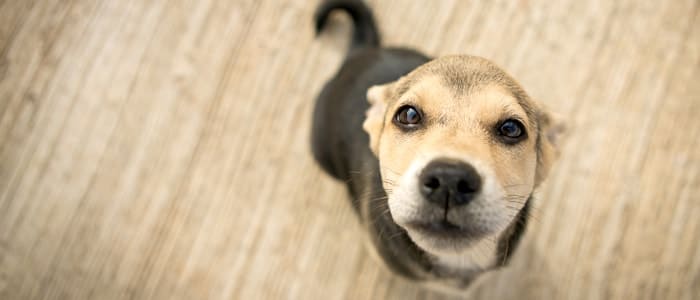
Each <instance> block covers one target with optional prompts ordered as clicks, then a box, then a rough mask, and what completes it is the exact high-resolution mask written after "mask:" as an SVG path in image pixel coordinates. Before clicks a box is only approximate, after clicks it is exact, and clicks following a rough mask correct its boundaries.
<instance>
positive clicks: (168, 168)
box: [0, 0, 700, 299]
mask: <svg viewBox="0 0 700 300" xmlns="http://www.w3.org/2000/svg"><path fill="white" fill-rule="evenodd" d="M427 5H428V4H427V2H426V1H398V0H393V1H388V0H381V1H380V0H373V1H370V6H371V7H372V8H373V9H374V11H375V13H376V15H377V19H378V23H379V26H380V27H381V29H382V32H383V36H384V39H385V41H386V44H390V45H409V46H412V47H415V48H417V49H420V50H422V51H424V52H426V53H428V54H430V55H444V54H453V53H470V54H476V55H481V56H485V57H487V58H490V59H492V60H493V61H495V62H496V63H498V64H500V65H501V66H503V67H504V68H505V69H506V70H508V71H509V72H510V73H512V74H513V75H514V77H515V78H517V79H519V80H520V81H521V83H522V84H523V85H524V86H525V87H526V89H527V90H528V92H529V93H530V94H531V96H533V97H534V98H536V99H539V100H540V101H541V102H543V103H545V104H546V105H547V106H548V107H550V108H551V109H552V110H554V111H557V112H559V113H560V114H562V115H563V116H565V117H566V119H567V120H568V121H569V122H568V126H569V133H568V136H567V137H566V143H565V145H564V148H563V151H562V157H561V160H560V162H559V164H558V165H557V166H556V168H555V170H554V173H553V174H552V176H551V177H550V179H549V180H548V182H547V183H546V184H545V186H544V187H543V188H542V189H541V191H540V193H539V197H538V202H537V207H536V210H535V218H534V221H533V222H532V226H531V227H530V228H529V230H528V232H527V234H526V237H525V241H524V244H523V245H522V247H521V248H520V249H519V251H518V252H517V254H516V255H515V258H514V260H513V261H512V263H511V265H510V266H509V267H508V268H506V269H503V270H500V271H497V272H492V273H489V274H487V275H485V276H483V277H481V278H480V280H479V281H478V283H477V284H476V285H475V286H474V287H473V288H472V289H470V290H468V291H467V292H466V294H465V295H468V296H472V297H474V298H477V299H698V297H700V245H699V244H700V176H699V175H698V173H699V172H700V19H699V17H700V16H699V13H700V8H699V7H700V3H699V1H698V0H677V1H651V0H649V1H637V0H634V1H633V0H624V1H604V0H597V1H579V0H567V1H548V0H529V1H507V0H503V1H461V0H452V1H447V0H446V1H430V5H431V6H430V7H427ZM314 6H315V2H313V1H303V0H296V1H273V0H266V1H260V0H189V1H179V0H171V1H166V0H153V1H141V0H124V1H106V0H105V1H92V0H43V1H30V0H0V299H37V298H41V299H43V298H47V299H111V298H138V299H173V298H179V299H205V298H214V299H288V298H289V299H441V297H442V296H441V295H439V294H436V293H434V292H431V291H424V290H421V289H420V288H419V287H417V286H416V285H415V284H412V283H410V282H406V281H403V280H402V279H399V278H397V277H395V276H393V275H392V274H390V273H389V272H388V271H387V270H386V269H384V267H383V266H382V265H381V264H380V263H378V262H377V261H374V260H373V259H371V257H370V256H369V255H368V254H367V253H366V251H365V249H364V248H363V245H362V244H361V242H360V241H361V238H362V234H361V232H360V228H359V226H358V223H357V220H356V219H355V218H354V215H353V214H352V212H351V210H350V207H349V205H348V203H347V201H346V194H345V190H344V188H343V186H342V185H341V184H340V183H338V182H335V181H333V180H331V179H329V178H328V177H327V176H325V175H324V174H323V173H321V171H320V170H319V168H318V167H317V166H316V165H315V164H314V162H313V160H312V158H311V156H310V150H309V145H308V144H309V125H310V116H311V110H312V107H313V103H314V100H313V99H314V96H315V95H316V94H317V93H318V92H319V90H320V88H321V86H322V84H323V82H324V81H325V80H326V79H327V78H329V77H330V76H331V75H332V74H333V73H334V72H335V71H336V69H337V67H338V66H339V64H340V62H341V59H342V57H343V55H344V52H345V47H346V45H347V41H348V38H349V34H350V27H349V24H348V22H347V18H345V17H344V16H341V15H338V16H336V17H334V18H333V19H332V22H331V24H330V26H329V28H328V30H327V31H326V32H324V34H322V35H321V36H320V37H319V38H315V37H314V33H313V31H312V22H311V16H312V13H313V10H314Z"/></svg>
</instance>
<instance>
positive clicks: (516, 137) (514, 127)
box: [498, 119, 525, 143]
mask: <svg viewBox="0 0 700 300" xmlns="http://www.w3.org/2000/svg"><path fill="white" fill-rule="evenodd" d="M498 135H500V136H501V137H503V138H504V139H505V140H506V142H508V143H515V142H518V141H520V140H522V139H523V138H524V137H525V127H524V126H523V123H520V121H518V120H514V119H508V120H505V121H503V123H501V125H500V126H499V127H498Z"/></svg>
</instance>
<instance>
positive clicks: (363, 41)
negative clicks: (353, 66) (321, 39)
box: [314, 0, 379, 50]
mask: <svg viewBox="0 0 700 300" xmlns="http://www.w3.org/2000/svg"><path fill="white" fill-rule="evenodd" d="M336 9H339V10H343V11H345V12H347V13H348V14H349V15H350V17H351V18H352V22H353V24H354V27H355V28H354V32H353V36H352V43H351V46H350V50H353V49H359V48H364V47H379V32H378V31H377V26H376V25H375V23H374V17H373V16H372V12H371V11H370V10H369V8H368V7H367V6H366V5H365V4H364V3H362V1H361V0H325V1H323V2H322V3H321V5H319V6H318V8H317V9H316V14H315V15H314V21H315V22H316V35H318V34H320V33H321V31H322V30H323V27H324V26H325V25H326V21H327V20H328V16H329V15H330V13H331V12H332V11H333V10H336Z"/></svg>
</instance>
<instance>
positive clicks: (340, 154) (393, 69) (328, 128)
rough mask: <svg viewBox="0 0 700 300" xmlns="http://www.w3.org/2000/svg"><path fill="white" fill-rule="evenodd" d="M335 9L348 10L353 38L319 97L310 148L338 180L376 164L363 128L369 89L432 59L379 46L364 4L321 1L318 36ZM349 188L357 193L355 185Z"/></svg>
mask: <svg viewBox="0 0 700 300" xmlns="http://www.w3.org/2000/svg"><path fill="white" fill-rule="evenodd" d="M335 10H338V11H341V10H342V11H344V12H347V13H348V14H349V15H350V17H351V18H352V21H353V24H354V29H353V30H354V33H353V39H352V43H351V45H350V49H348V53H347V56H346V59H345V61H344V62H343V64H342V66H341V67H340V70H339V71H338V73H337V74H336V75H335V76H334V77H333V78H332V79H331V80H330V81H328V82H327V83H326V85H325V86H324V87H323V90H322V91H321V93H320V95H319V96H318V100H317V103H316V108H315V110H314V115H313V131H312V142H311V144H312V150H313V154H314V157H315V158H316V160H317V161H318V163H319V164H320V165H321V166H322V167H323V169H324V170H325V171H326V172H328V173H329V174H330V175H332V176H333V177H335V178H337V179H340V180H350V179H351V178H352V177H353V174H357V172H362V171H363V170H364V171H365V172H366V171H367V168H366V167H364V166H362V165H360V163H361V162H366V161H367V160H376V158H374V156H373V155H372V154H371V152H370V151H369V145H368V144H369V138H368V136H367V134H366V133H365V132H364V131H363V130H362V122H363V121H364V113H365V111H366V110H367V108H368V104H367V101H366V96H365V94H366V92H367V89H368V88H369V87H371V86H373V85H376V84H382V83H386V82H390V81H393V80H396V79H398V78H399V77H401V76H403V75H405V74H407V73H408V72H410V71H411V70H413V69H415V68H416V67H418V66H419V65H421V64H423V63H425V62H427V61H428V60H429V59H428V57H426V56H424V55H422V54H420V53H418V52H415V51H412V50H407V49H392V48H380V40H379V33H378V31H377V28H376V25H375V22H374V18H373V16H372V13H371V12H370V11H369V9H368V8H367V6H365V4H364V3H362V2H361V1H354V0H329V1H325V2H323V3H322V4H321V5H320V6H319V7H318V9H317V11H316V14H315V24H316V31H317V34H320V32H321V31H322V30H323V28H324V26H325V25H326V22H327V20H328V17H329V15H330V13H331V12H333V11H335ZM370 169H372V170H376V168H372V167H371V168H370ZM350 189H351V192H352V193H353V194H355V190H354V189H353V187H352V186H351V187H350Z"/></svg>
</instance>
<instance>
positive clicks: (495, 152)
mask: <svg viewBox="0 0 700 300" xmlns="http://www.w3.org/2000/svg"><path fill="white" fill-rule="evenodd" d="M368 100H369V101H370V103H371V107H370V109H369V110H368V112H367V119H366V121H365V123H364V125H363V126H364V128H365V130H366V131H367V132H368V133H369V135H370V145H371V148H372V151H373V152H374V153H375V155H376V156H377V157H378V159H379V162H380V167H381V175H382V179H383V185H384V189H385V191H386V193H387V196H388V204H389V209H390V212H391V216H392V218H393V220H394V221H395V222H396V224H398V225H399V226H401V227H402V228H404V229H405V230H406V231H407V233H408V235H409V236H410V237H411V239H412V240H413V241H414V242H415V243H416V245H418V246H419V247H421V248H422V249H424V250H425V251H427V252H428V253H431V254H434V255H436V256H441V255H444V256H455V255H456V256H459V255H460V254H462V253H466V252H468V251H470V250H475V249H474V247H476V246H478V245H483V244H490V245H491V247H495V245H494V243H495V240H497V239H498V238H499V235H500V234H501V233H502V232H504V231H505V230H506V229H507V228H508V227H509V225H510V224H511V223H512V222H513V220H514V218H515V217H516V216H517V214H518V213H519V212H520V210H521V209H522V208H523V206H524V204H525V202H526V201H527V200H528V198H529V197H530V195H531V194H532V192H533V190H534V188H535V187H536V186H537V185H538V184H539V183H540V182H541V181H542V180H543V179H544V177H545V175H546V173H547V171H548V169H549V166H550V164H551V162H552V160H553V157H554V152H555V151H554V149H553V142H554V138H555V137H556V133H557V131H558V128H559V127H558V126H555V125H554V124H552V121H551V118H550V117H549V115H548V114H547V113H546V112H544V111H543V110H542V109H541V108H540V107H539V106H537V105H536V103H534V102H533V101H531V100H530V99H529V97H528V96H527V95H526V94H525V92H524V91H523V90H522V89H521V88H520V87H519V86H518V84H517V83H516V82H515V81H514V80H512V79H511V78H510V77H509V76H508V75H507V74H505V73H504V72H503V71H502V70H500V69H499V68H498V67H496V66H495V65H493V64H492V63H490V62H488V61H486V60H484V59H481V58H477V57H470V56H451V57H444V58H440V59H436V60H434V61H431V62H429V63H427V64H425V65H423V66H421V67H419V68H418V69H416V70H415V71H413V72H411V73H410V74H409V75H407V76H406V77H403V78H401V79H400V80H398V81H396V82H392V83H389V84H385V85H381V86H375V87H372V88H371V89H370V90H369V91H368ZM476 250H479V251H487V250H485V249H476ZM484 263H486V262H484Z"/></svg>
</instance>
